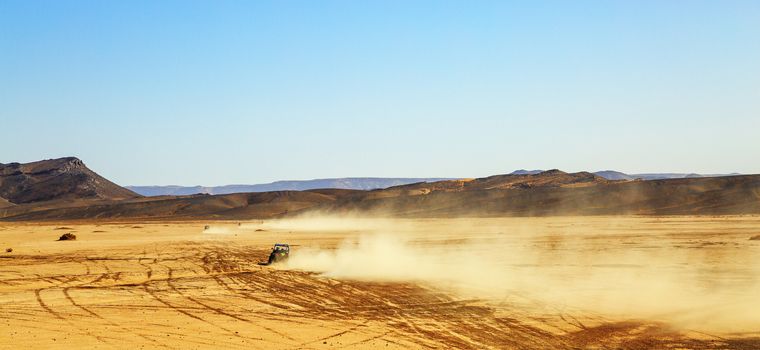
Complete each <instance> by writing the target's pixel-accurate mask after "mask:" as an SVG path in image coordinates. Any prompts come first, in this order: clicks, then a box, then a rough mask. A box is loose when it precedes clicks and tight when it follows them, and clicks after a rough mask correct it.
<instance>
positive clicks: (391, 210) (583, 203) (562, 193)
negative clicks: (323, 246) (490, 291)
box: [312, 171, 760, 217]
mask: <svg viewBox="0 0 760 350" xmlns="http://www.w3.org/2000/svg"><path fill="white" fill-rule="evenodd" d="M560 173H561V172H557V171H551V172H550V173H549V174H544V175H542V174H536V175H527V176H529V177H528V178H525V177H523V178H520V179H516V178H513V177H510V176H509V175H501V176H496V177H488V178H483V179H475V180H470V181H469V182H467V181H465V182H464V183H463V184H461V185H460V184H457V183H456V182H451V181H449V182H446V183H445V184H438V183H433V184H431V186H425V185H423V184H416V185H409V186H418V187H414V188H413V190H407V191H399V188H390V189H387V190H376V191H371V192H367V193H364V194H360V195H357V196H351V197H345V198H342V199H339V200H337V201H335V202H332V203H329V204H327V205H322V206H321V207H319V208H312V210H320V211H322V212H327V213H346V212H359V213H365V214H376V215H389V216H408V217H444V216H445V217H451V216H548V215H625V214H639V215H684V214H695V215H697V214H758V213H760V175H747V176H725V177H714V178H688V179H668V180H652V181H608V180H603V179H601V180H600V179H598V177H597V176H593V175H592V176H588V175H586V174H588V173H577V174H565V173H562V174H560ZM563 174H564V175H563ZM589 175H591V174H589ZM519 176H526V175H519ZM499 179H500V180H499ZM550 179H554V180H550ZM555 180H556V181H555ZM468 183H474V184H475V185H469V186H468V185H467V184H468Z"/></svg>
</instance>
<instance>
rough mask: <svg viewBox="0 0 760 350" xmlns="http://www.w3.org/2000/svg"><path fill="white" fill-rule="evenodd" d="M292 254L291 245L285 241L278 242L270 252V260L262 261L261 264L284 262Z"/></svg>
mask: <svg viewBox="0 0 760 350" xmlns="http://www.w3.org/2000/svg"><path fill="white" fill-rule="evenodd" d="M289 256H290V246H289V245H287V244H283V243H277V244H275V245H274V247H272V252H271V253H269V260H267V261H266V262H260V263H259V265H265V266H266V265H272V264H274V263H279V262H283V261H285V260H287V259H288V257H289Z"/></svg>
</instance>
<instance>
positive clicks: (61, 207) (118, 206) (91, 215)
mask: <svg viewBox="0 0 760 350" xmlns="http://www.w3.org/2000/svg"><path fill="white" fill-rule="evenodd" d="M354 192H361V191H353V190H310V191H276V192H257V193H233V194H225V195H213V196H212V195H193V196H182V197H173V196H165V197H143V198H138V199H132V200H121V201H68V202H66V203H52V202H44V203H39V204H31V205H19V206H16V207H14V208H11V209H9V210H6V214H5V216H6V218H5V219H3V220H12V221H19V220H28V221H33V220H79V219H111V220H113V219H124V218H141V219H230V220H233V219H253V218H271V217H275V216H283V215H287V214H288V213H290V212H296V211H299V210H303V209H306V208H312V207H316V206H318V205H320V204H323V203H328V202H333V201H335V200H336V199H337V197H339V196H341V195H346V194H349V193H354ZM0 214H2V211H0Z"/></svg>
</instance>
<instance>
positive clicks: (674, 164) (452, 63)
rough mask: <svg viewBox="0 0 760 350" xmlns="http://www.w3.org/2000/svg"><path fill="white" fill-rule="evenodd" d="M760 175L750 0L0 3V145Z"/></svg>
mask: <svg viewBox="0 0 760 350" xmlns="http://www.w3.org/2000/svg"><path fill="white" fill-rule="evenodd" d="M69 155H73V156H77V157H80V158H82V159H83V160H84V161H85V163H86V164H87V165H88V166H90V167H91V168H92V169H94V170H95V171H97V172H99V173H101V174H102V175H104V176H106V177H107V178H109V179H112V180H114V181H115V182H117V183H119V184H121V185H150V184H180V185H195V184H202V185H221V184H230V183H260V182H268V181H273V180H284V179H311V178H325V177H347V176H384V177H385V176H387V177H476V176H486V175H491V174H499V173H507V172H511V171H512V170H514V169H518V168H527V169H548V168H559V169H562V170H565V171H580V170H591V171H595V170H603V169H615V170H620V171H624V172H631V173H635V172H701V173H724V172H734V171H736V172H742V173H760V1H755V0H748V1H726V0H721V1H675V0H673V1H663V0H656V1H638V0H637V1H606V0H605V1H564V0H562V1H514V2H511V1H415V0H412V1H406V0H405V1H388V0H381V1H353V0H351V1H348V0H347V1H310V0H309V1H306V0H304V1H289V0H282V1H280V0H278V1H271V2H267V1H198V2H193V1H187V0H182V1H144V2H143V1H36V0H21V1H11V0H0V162H3V163H8V162H13V161H19V162H27V161H33V160H39V159H45V158H56V157H62V156H69Z"/></svg>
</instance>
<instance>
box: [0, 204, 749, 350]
mask: <svg viewBox="0 0 760 350" xmlns="http://www.w3.org/2000/svg"><path fill="white" fill-rule="evenodd" d="M205 225H210V228H209V229H204V226H205ZM66 232H74V233H75V234H76V235H77V236H78V240H76V241H65V242H58V241H56V239H57V237H58V236H60V235H61V234H63V233H66ZM756 235H760V217H752V216H749V217H674V218H651V217H643V218H637V217H595V218H588V217H581V218H567V217H566V218H530V219H446V220H444V219H434V220H433V219H431V220H395V221H389V220H360V219H309V220H302V221H287V222H258V221H255V222H242V223H240V224H238V223H237V222H182V223H155V222H134V223H55V224H50V223H44V224H29V223H0V248H2V249H3V250H2V252H0V348H8V349H15V348H19V347H22V346H23V347H26V348H104V349H105V348H151V349H152V348H171V349H191V348H246V349H258V348H267V349H280V348H282V349H338V348H359V349H361V348H383V349H410V348H460V349H489V348H493V349H670V348H672V349H760V311H757V310H760V299H758V295H760V294H758V292H759V291H760V289H758V285H760V264H758V263H760V240H750V238H751V237H753V236H756ZM275 242H285V243H290V244H291V245H292V246H293V248H292V249H293V254H292V255H293V256H292V258H291V261H290V262H289V263H288V264H285V265H279V266H275V267H263V266H258V265H257V264H256V263H257V262H258V261H260V260H264V259H265V258H266V256H267V255H268V251H269V248H270V246H271V245H272V244H273V243H275ZM5 248H13V251H12V252H5Z"/></svg>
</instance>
